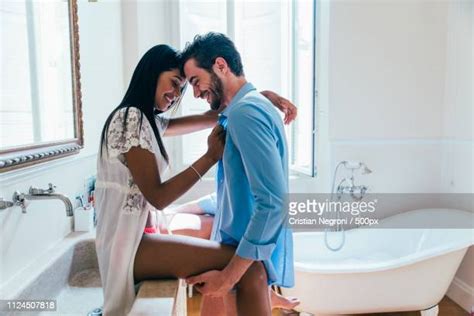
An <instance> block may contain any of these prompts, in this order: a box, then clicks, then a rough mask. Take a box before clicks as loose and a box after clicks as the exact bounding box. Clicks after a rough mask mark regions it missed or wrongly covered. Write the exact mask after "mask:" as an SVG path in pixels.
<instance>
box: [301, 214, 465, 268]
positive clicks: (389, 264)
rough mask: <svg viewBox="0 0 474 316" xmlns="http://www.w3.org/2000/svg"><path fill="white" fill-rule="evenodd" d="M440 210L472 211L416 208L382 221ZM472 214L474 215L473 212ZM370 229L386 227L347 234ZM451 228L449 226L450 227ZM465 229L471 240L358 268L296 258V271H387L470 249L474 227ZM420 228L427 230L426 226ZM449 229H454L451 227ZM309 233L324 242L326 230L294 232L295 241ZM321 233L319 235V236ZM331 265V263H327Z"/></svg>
mask: <svg viewBox="0 0 474 316" xmlns="http://www.w3.org/2000/svg"><path fill="white" fill-rule="evenodd" d="M440 210H445V211H457V212H463V213H471V212H467V211H462V210H457V209H447V208H429V209H416V210H411V211H407V212H403V213H398V214H394V215H392V216H389V217H387V218H385V219H382V220H381V222H383V221H384V220H385V221H386V220H389V219H390V218H396V217H400V216H403V215H405V216H406V215H407V214H406V213H411V214H418V213H420V212H423V211H425V212H426V211H440ZM471 215H473V216H474V214H473V213H471ZM368 229H371V230H373V229H384V228H364V227H360V228H355V229H351V230H347V231H346V234H348V235H349V236H346V238H350V234H354V233H356V230H368ZM387 229H393V230H400V231H401V230H410V231H412V230H413V229H408V228H404V229H403V228H400V229H394V228H387ZM448 229H449V228H448ZM459 229H462V230H465V231H470V232H471V236H472V238H471V240H470V241H469V240H461V241H452V242H449V243H446V244H443V245H442V246H438V247H435V248H429V249H425V250H422V251H419V252H415V253H411V254H409V255H405V256H402V257H397V258H394V259H389V260H382V261H381V262H376V263H371V264H360V263H357V265H356V268H354V266H344V267H337V268H327V267H326V265H325V267H324V268H321V267H320V266H318V265H315V264H312V263H304V262H301V261H297V260H296V259H295V260H294V267H295V270H296V271H300V272H309V273H319V274H352V273H368V272H378V271H386V270H391V269H396V268H400V267H403V266H406V265H410V264H414V263H417V262H420V261H424V260H428V259H430V258H434V257H437V256H442V255H445V254H448V253H451V252H456V251H459V250H462V249H466V250H467V249H468V248H469V247H471V246H473V245H474V229H473V228H459ZM420 230H426V228H424V229H421V228H420ZM430 230H446V229H442V228H433V229H430ZM449 230H452V228H451V229H449ZM308 235H311V236H313V235H316V236H317V238H318V239H320V241H321V242H323V239H324V232H320V231H319V232H295V233H293V237H294V242H296V240H297V237H298V236H308ZM318 235H319V236H318ZM327 266H329V264H328V265H327Z"/></svg>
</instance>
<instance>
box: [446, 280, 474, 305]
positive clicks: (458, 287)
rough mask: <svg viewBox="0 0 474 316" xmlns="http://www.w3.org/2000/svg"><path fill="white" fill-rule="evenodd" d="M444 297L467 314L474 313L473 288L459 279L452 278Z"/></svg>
mask: <svg viewBox="0 0 474 316" xmlns="http://www.w3.org/2000/svg"><path fill="white" fill-rule="evenodd" d="M446 295H447V296H448V297H449V298H450V299H452V300H453V301H454V302H455V303H456V304H458V305H459V306H461V307H462V308H463V309H464V310H466V311H467V312H468V313H472V312H474V310H473V308H474V288H472V286H469V285H468V284H466V283H465V282H464V281H462V280H460V279H459V278H456V277H455V278H454V280H453V282H452V283H451V285H450V286H449V289H448V292H447V293H446Z"/></svg>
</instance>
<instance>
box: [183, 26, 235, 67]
mask: <svg viewBox="0 0 474 316" xmlns="http://www.w3.org/2000/svg"><path fill="white" fill-rule="evenodd" d="M180 57H181V72H182V73H183V74H184V64H185V63H186V62H187V61H188V60H190V59H193V58H194V59H195V60H196V63H197V66H198V67H200V68H203V69H205V70H207V71H208V72H211V71H212V65H214V62H215V61H216V59H217V57H222V58H224V59H225V61H226V62H227V64H228V65H229V68H230V70H231V71H232V72H233V73H234V75H236V76H242V75H243V74H244V67H243V66H242V59H241V58H240V54H239V52H238V51H237V49H236V48H235V45H234V43H233V42H232V41H231V40H230V39H229V38H228V37H227V36H225V35H224V34H221V33H214V32H209V33H207V34H205V35H196V36H195V37H194V40H193V42H192V43H189V42H188V43H186V47H185V48H184V50H183V51H182V52H181V55H180Z"/></svg>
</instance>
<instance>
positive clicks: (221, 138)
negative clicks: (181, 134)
mask: <svg viewBox="0 0 474 316" xmlns="http://www.w3.org/2000/svg"><path fill="white" fill-rule="evenodd" d="M224 144H225V131H224V128H223V127H222V126H220V125H217V126H216V127H214V129H213V130H212V132H211V134H210V135H209V137H208V138H207V152H206V155H207V156H208V157H209V158H211V159H212V161H214V162H216V161H218V160H220V159H221V158H222V154H223V153H224Z"/></svg>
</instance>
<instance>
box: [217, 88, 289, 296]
mask: <svg viewBox="0 0 474 316" xmlns="http://www.w3.org/2000/svg"><path fill="white" fill-rule="evenodd" d="M219 123H220V124H221V125H222V126H224V128H225V129H226V131H227V134H226V144H225V148H224V155H223V158H222V160H221V161H219V163H218V166H217V177H216V180H217V209H218V211H217V212H216V214H215V219H214V226H213V232H212V239H214V240H217V241H220V242H222V243H224V244H230V245H234V246H236V247H237V250H236V253H237V255H239V256H240V257H243V258H248V259H252V260H259V261H262V262H263V263H264V265H265V268H266V270H267V274H268V281H269V284H273V283H275V284H278V285H281V286H285V287H291V286H293V285H294V272H293V239H292V233H291V230H289V229H288V228H287V227H286V225H285V223H284V221H285V219H286V215H287V210H286V208H285V202H284V201H285V195H286V194H287V193H288V150H287V143H286V137H285V131H284V128H283V122H282V120H281V118H280V116H279V114H278V113H277V111H276V110H275V108H274V106H273V105H272V104H271V103H270V101H269V100H268V99H266V98H265V97H264V96H263V95H261V94H260V93H258V92H257V91H256V89H255V88H254V87H253V85H252V84H250V83H246V84H245V85H244V86H243V87H242V88H241V89H240V90H239V91H238V93H237V94H236V95H235V96H234V98H233V99H232V101H231V102H230V104H229V105H228V106H227V107H226V109H225V110H224V111H223V112H222V113H221V114H220V117H219Z"/></svg>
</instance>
